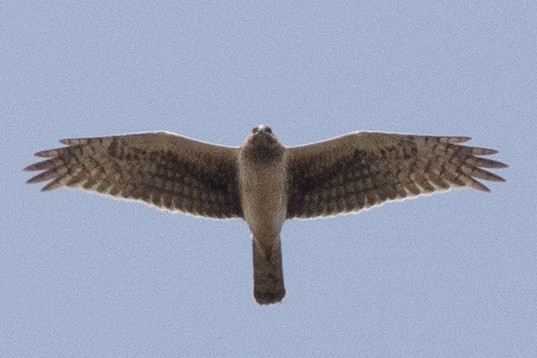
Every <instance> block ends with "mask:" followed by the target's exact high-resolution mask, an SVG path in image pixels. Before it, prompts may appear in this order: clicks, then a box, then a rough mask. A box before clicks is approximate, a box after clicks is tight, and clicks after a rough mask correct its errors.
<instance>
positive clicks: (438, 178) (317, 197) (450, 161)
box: [287, 132, 506, 218]
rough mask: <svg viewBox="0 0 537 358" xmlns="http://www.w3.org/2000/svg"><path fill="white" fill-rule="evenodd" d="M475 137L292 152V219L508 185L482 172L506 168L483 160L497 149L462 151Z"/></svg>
mask: <svg viewBox="0 0 537 358" xmlns="http://www.w3.org/2000/svg"><path fill="white" fill-rule="evenodd" d="M469 139H470V138H469V137H432V136H417V135H403V134H390V133H373V132H357V133H351V134H347V135H344V136H341V137H337V138H333V139H329V140H327V141H323V142H318V143H313V144H309V145H304V146H299V147H291V148H289V149H288V153H289V200H288V209H287V217H288V218H293V217H298V218H309V217H315V216H325V215H334V214H338V213H343V212H352V211H358V210H360V209H363V208H367V207H370V206H373V205H377V204H381V203H383V202H385V201H387V200H394V199H401V198H405V197H410V196H417V195H420V194H426V193H432V192H435V191H440V190H447V189H449V188H453V187H470V188H474V189H477V190H481V191H489V189H488V188H487V187H486V186H485V185H483V184H482V183H480V182H479V181H478V180H477V179H484V180H491V181H497V182H500V181H504V179H503V178H501V177H499V176H498V175H496V174H493V173H490V172H488V171H486V170H483V169H481V168H504V167H506V165H505V164H503V163H500V162H497V161H494V160H490V159H485V158H481V156H483V155H490V154H495V153H497V152H496V151H495V150H492V149H485V148H473V147H467V146H463V145H460V143H463V142H466V141H468V140H469Z"/></svg>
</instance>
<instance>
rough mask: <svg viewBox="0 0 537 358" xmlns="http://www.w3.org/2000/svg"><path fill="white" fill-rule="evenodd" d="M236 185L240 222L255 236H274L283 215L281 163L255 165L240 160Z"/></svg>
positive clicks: (284, 198)
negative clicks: (244, 221)
mask: <svg viewBox="0 0 537 358" xmlns="http://www.w3.org/2000/svg"><path fill="white" fill-rule="evenodd" d="M239 178H240V179H239V183H240V191H241V202H242V209H243V213H244V219H245V220H246V222H247V223H248V226H249V227H250V230H252V232H253V233H254V234H255V233H266V234H278V233H279V232H280V230H281V227H282V225H283V222H284V220H285V218H286V215H287V197H288V195H287V170H286V165H285V161H284V160H283V158H282V160H281V161H280V160H278V161H275V162H273V163H271V164H268V165H266V164H263V165H258V164H255V163H251V162H248V161H243V162H242V163H241V165H239Z"/></svg>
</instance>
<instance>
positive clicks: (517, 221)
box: [0, 1, 537, 357]
mask: <svg viewBox="0 0 537 358" xmlns="http://www.w3.org/2000/svg"><path fill="white" fill-rule="evenodd" d="M536 18H537V5H535V4H533V3H531V2H523V1H513V2H505V1H487V2H477V1H474V2H428V1H405V2H395V1H393V2H389V1H370V2H334V1H312V2H308V4H307V5H302V4H300V3H299V2H280V1H278V2H263V3H261V2H218V3H210V2H198V1H196V2H190V1H188V2H167V3H166V2H156V3H149V2H142V1H116V2H109V1H95V2H89V3H83V2H78V3H76V2H71V1H55V2H48V3H47V2H23V1H12V2H3V3H1V4H0V33H1V36H0V64H1V66H0V114H1V119H0V143H1V144H0V146H1V150H2V155H3V158H4V160H3V161H2V164H1V175H2V181H1V182H0V185H1V193H2V198H3V207H4V210H3V211H2V212H3V213H2V220H1V222H0V337H2V338H1V339H0V355H1V356H5V357H7V356H24V357H33V356H78V357H84V356H140V357H142V356H171V357H174V356H191V357H195V356H217V355H218V356H256V357H268V356H282V357H286V356H293V357H296V356H307V357H325V356H347V357H350V356H379V357H386V356H411V357H415V356H452V357H455V356H475V357H478V356H480V357H504V356H519V357H523V356H525V357H534V356H536V355H537V343H535V342H537V308H536V304H535V302H536V300H537V274H536V272H537V238H536V236H537V235H536V231H537V224H536V222H537V220H536V214H537V210H536V209H537V204H536V198H535V189H536V184H535V177H536V176H537V173H536V160H535V152H536V149H537V144H536V140H535V138H536V135H537V124H536V122H535V120H536V113H537V75H536V74H537V65H536V64H537V47H536V46H535V44H536V43H537V26H535V19H536ZM259 123H265V124H268V125H270V126H271V127H272V128H273V130H274V131H275V132H276V133H277V134H278V136H279V138H280V140H281V141H282V142H283V143H284V144H286V145H299V144H304V143H308V142H312V141H317V140H321V139H324V138H328V137H332V136H336V135H340V134H343V133H346V132H350V131H356V130H382V131H392V132H409V133H419V134H435V135H467V136H471V137H473V140H472V141H471V142H470V144H472V145H475V146H484V147H491V148H495V149H497V150H499V154H498V155H496V156H495V157H494V159H497V160H501V161H504V162H506V163H508V164H509V165H510V168H508V169H505V170H502V171H497V173H498V174H500V175H502V176H503V177H505V178H506V179H507V183H505V184H495V183H492V184H490V188H491V189H492V193H490V194H485V193H481V192H477V191H471V190H456V191H450V192H449V193H447V194H441V195H435V196H430V197H425V198H420V199H417V200H410V201H405V202H403V203H401V202H397V203H393V204H387V205H383V206H381V207H379V208H375V209H372V210H368V211H365V212H362V213H360V214H358V215H346V216H340V217H337V218H330V219H323V220H312V221H288V222H286V224H285V225H284V229H283V233H282V238H283V260H284V272H285V279H286V286H287V292H288V293H287V296H286V298H285V299H284V300H283V302H282V303H281V304H279V305H272V306H269V307H262V306H259V305H257V304H256V303H255V302H254V300H253V298H252V293H251V290H252V267H251V242H250V234H249V232H248V230H247V228H246V225H245V224H244V222H242V221H240V220H229V221H212V220H206V219H199V218H194V217H191V216H187V215H182V214H171V213H167V212H163V211H159V210H155V209H154V208H152V207H149V206H145V205H143V204H138V203H133V202H125V201H119V200H111V199H110V198H106V197H103V196H98V195H94V194H88V193H84V192H82V191H79V190H57V191H54V192H50V193H45V194H43V193H40V192H39V187H38V186H36V185H33V186H30V185H26V184H24V181H25V180H26V179H28V178H29V173H25V172H22V168H23V167H24V166H26V165H28V164H30V163H32V162H34V161H35V160H36V158H33V157H32V154H33V153H34V152H36V151H38V150H42V149H48V148H54V147H57V146H59V144H58V140H59V139H61V138H70V137H80V136H82V137H86V136H101V135H110V134H121V133H128V132H139V131H153V130H169V131H174V132H177V133H181V134H184V135H187V136H190V137H194V138H199V139H201V140H204V141H210V142H216V143H222V144H226V145H240V144H241V143H242V142H243V141H244V138H245V137H246V135H247V134H248V132H249V131H250V129H251V128H252V127H253V126H254V125H256V124H259Z"/></svg>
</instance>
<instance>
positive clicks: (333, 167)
mask: <svg viewBox="0 0 537 358" xmlns="http://www.w3.org/2000/svg"><path fill="white" fill-rule="evenodd" d="M469 139H470V138H469V137H434V136H420V135H407V134H391V133H378V132H354V133H349V134H345V135H343V136H340V137H336V138H332V139H328V140H325V141H321V142H316V143H312V144H307V145H302V146H297V147H284V146H283V145H282V144H280V142H279V141H278V139H277V138H276V136H275V135H274V133H273V132H272V130H271V129H270V128H269V127H267V126H265V125H259V126H257V127H255V128H253V129H252V132H251V134H250V135H249V136H248V137H247V139H246V142H245V143H244V144H243V145H242V146H240V147H227V146H222V145H216V144H210V143H205V142H200V141H197V140H194V139H190V138H187V137H183V136H179V135H177V134H174V133H169V132H155V133H138V134H127V135H119V136H110V137H100V138H81V139H64V140H61V141H60V142H61V143H62V144H64V145H65V147H62V148H58V149H51V150H45V151H41V152H38V153H36V154H35V155H37V156H38V157H43V158H46V159H45V160H44V161H41V162H39V163H35V164H32V165H29V166H28V167H26V168H25V170H30V171H33V170H36V171H42V172H41V173H40V174H38V175H36V176H34V177H32V178H31V179H29V180H28V183H38V182H43V181H50V182H49V183H48V184H47V185H46V186H44V187H43V189H42V190H43V191H48V190H52V189H56V188H60V187H80V188H83V189H86V190H92V191H97V192H100V193H103V194H109V195H113V196H117V197H121V198H126V199H135V200H141V201H144V202H146V203H148V204H152V205H155V206H157V207H159V208H163V209H167V210H171V211H182V212H185V213H190V214H193V215H200V216H206V217H211V218H217V219H224V218H234V217H238V218H242V219H244V220H245V221H246V223H247V225H248V227H249V228H250V231H251V232H252V237H253V271H254V273H253V276H254V297H255V299H256V301H257V302H258V303H260V304H271V303H275V302H280V301H281V300H282V298H283V297H284V296H285V287H284V281H283V271H282V255H281V241H280V232H281V229H282V225H283V223H284V221H285V220H286V219H292V218H314V217H318V216H328V215H336V214H339V213H350V212H357V211H360V210H362V209H365V208H368V207H371V206H374V205H378V204H381V203H383V202H385V201H388V200H396V199H403V198H406V197H411V196H418V195H421V194H429V193H433V192H437V191H442V190H447V189H450V188H455V187H469V188H473V189H477V190H481V191H489V189H488V188H487V187H486V186H485V185H483V184H482V183H481V182H479V181H478V179H482V180H491V181H496V182H502V181H504V179H503V178H501V177H500V176H498V175H496V174H493V173H491V172H488V171H486V170H484V169H482V168H505V167H506V165H505V164H503V163H500V162H498V161H495V160H490V159H486V158H483V157H482V156H486V155H490V154H495V153H497V152H496V151H495V150H492V149H485V148H475V147H468V146H464V145H461V143H463V142H466V141H468V140H469Z"/></svg>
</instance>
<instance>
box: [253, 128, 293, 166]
mask: <svg viewBox="0 0 537 358" xmlns="http://www.w3.org/2000/svg"><path fill="white" fill-rule="evenodd" d="M284 149H285V148H284V147H283V146H282V145H281V144H280V142H279V141H278V137H276V135H275V134H274V133H273V132H272V129H271V128H270V127H268V126H266V125H264V124H260V125H258V126H256V127H254V128H252V133H250V135H249V136H248V138H246V143H245V144H244V146H243V152H244V154H245V155H246V156H247V157H250V158H252V159H256V160H260V161H271V160H272V159H277V158H281V157H282V156H283V152H284Z"/></svg>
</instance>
